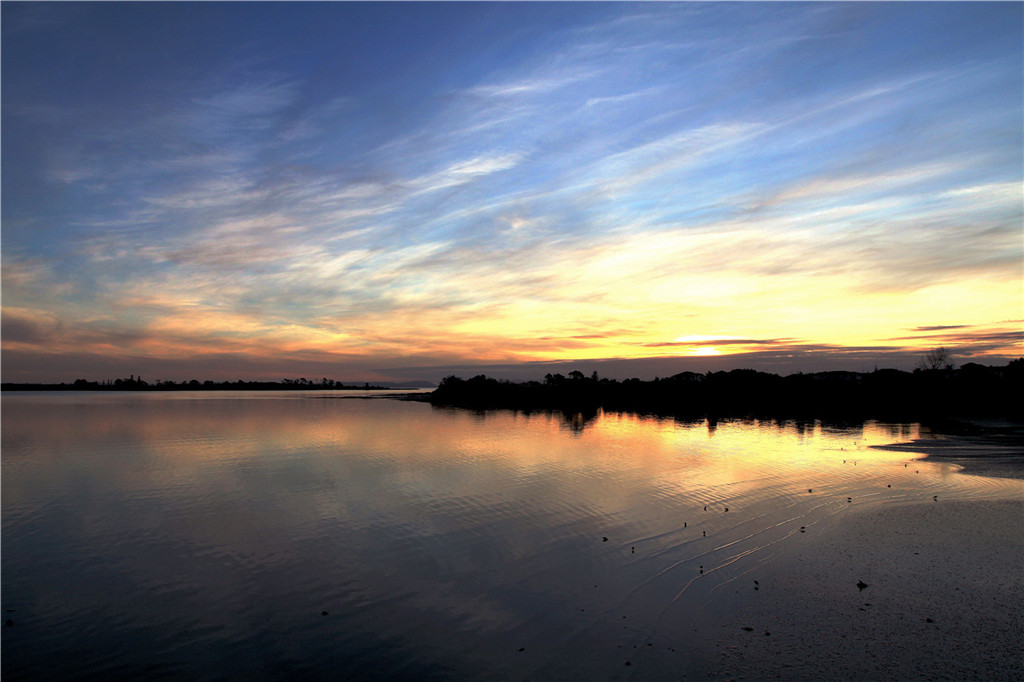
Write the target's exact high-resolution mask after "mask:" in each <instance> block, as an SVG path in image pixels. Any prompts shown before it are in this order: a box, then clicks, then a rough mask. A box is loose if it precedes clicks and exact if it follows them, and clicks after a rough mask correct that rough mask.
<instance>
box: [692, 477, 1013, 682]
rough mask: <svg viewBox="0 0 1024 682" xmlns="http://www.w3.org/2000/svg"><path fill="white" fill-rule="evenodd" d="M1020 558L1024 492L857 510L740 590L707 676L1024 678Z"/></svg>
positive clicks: (716, 639)
mask: <svg viewBox="0 0 1024 682" xmlns="http://www.w3.org/2000/svg"><path fill="white" fill-rule="evenodd" d="M1022 556H1024V494H1022V496H1021V498H1020V499H1004V500H995V501H949V502H938V503H935V504H933V503H918V502H915V503H911V504H896V505H885V506H882V507H880V508H877V507H876V508H873V509H866V510H863V511H859V512H855V513H854V514H853V515H852V516H851V517H850V518H847V519H844V520H843V522H842V523H841V524H839V526H838V527H837V528H835V529H833V530H832V531H830V532H828V533H826V534H824V535H822V536H819V537H817V538H815V539H814V540H812V541H811V542H810V543H808V544H807V545H806V546H804V547H801V548H800V549H799V550H796V551H794V552H792V553H790V554H787V555H786V556H782V557H779V560H778V561H774V562H771V563H770V564H768V565H766V566H764V567H763V568H762V569H761V570H759V571H758V572H757V576H756V577H757V579H758V580H759V582H760V590H758V591H753V590H750V591H749V593H748V590H747V586H743V587H742V588H737V595H734V599H735V608H730V609H727V610H725V611H724V612H722V613H720V614H719V616H718V617H717V618H715V625H714V627H713V628H711V629H710V631H709V632H708V633H707V642H706V646H707V649H706V650H707V651H708V652H709V653H710V656H709V660H708V670H707V673H708V677H709V678H710V679H776V678H778V679H789V680H821V679H907V678H912V679H930V680H941V679H948V680H1011V679H1015V678H1016V676H1017V675H1018V674H1019V667H1020V664H1021V654H1020V650H1019V645H1020V641H1021V637H1022V635H1024V574H1022V573H1021V572H1020V561H1021V557H1022ZM754 577H755V576H754V575H753V574H752V575H751V578H754ZM858 583H859V584H858ZM860 585H866V587H863V588H861V587H860Z"/></svg>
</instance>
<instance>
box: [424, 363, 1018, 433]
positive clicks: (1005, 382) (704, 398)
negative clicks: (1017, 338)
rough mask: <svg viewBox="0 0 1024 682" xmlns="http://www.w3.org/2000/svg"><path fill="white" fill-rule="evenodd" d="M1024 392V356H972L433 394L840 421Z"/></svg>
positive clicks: (445, 400) (592, 408)
mask: <svg viewBox="0 0 1024 682" xmlns="http://www.w3.org/2000/svg"><path fill="white" fill-rule="evenodd" d="M1022 394H1024V359H1021V360H1014V361H1013V362H1010V363H1009V364H1008V365H1006V366H1000V367H986V366H983V365H978V364H975V363H968V364H966V365H964V366H963V367H960V368H959V369H953V368H946V369H932V370H917V371H914V372H903V371H900V370H895V369H882V370H875V371H873V372H868V373H860V372H816V373H813V374H791V375H788V376H779V375H776V374H770V373H766V372H757V371H754V370H749V369H737V370H732V371H729V372H709V373H707V374H697V373H694V372H683V373H681V374H676V375H674V376H671V377H666V378H657V379H654V380H652V381H641V380H639V379H626V380H624V381H619V380H615V379H608V378H599V377H598V376H597V373H596V372H595V373H592V374H591V375H590V376H587V375H585V374H584V373H583V372H578V371H576V372H570V373H569V375H568V376H562V375H561V374H555V375H551V374H548V375H547V376H545V377H544V381H543V382H539V381H528V382H522V383H513V382H509V381H502V380H498V379H493V378H490V377H486V376H483V375H480V376H475V377H472V378H471V379H463V378H460V377H456V376H449V377H445V378H444V379H442V380H441V383H440V384H439V385H438V387H437V389H436V390H434V391H433V392H432V393H430V394H429V397H427V398H424V399H425V400H429V402H430V403H432V404H434V405H438V406H450V407H464V408H468V409H477V410H480V409H501V408H507V409H514V410H521V411H531V410H562V411H571V412H582V413H584V414H586V413H588V412H590V413H596V411H597V410H598V409H603V410H605V411H613V412H634V413H639V414H653V415H658V416H681V417H706V418H709V419H715V418H730V417H764V418H794V419H799V418H812V419H813V418H821V419H829V420H833V421H837V420H859V419H889V420H906V421H921V420H924V419H930V420H935V419H948V418H960V417H973V418H978V417H1001V416H1003V417H1013V416H1016V412H1015V410H1014V409H1013V406H1011V405H1010V404H1009V403H1008V401H1006V400H1004V399H1002V397H1001V396H1005V395H1022Z"/></svg>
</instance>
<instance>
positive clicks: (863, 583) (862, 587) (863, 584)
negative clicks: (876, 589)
mask: <svg viewBox="0 0 1024 682" xmlns="http://www.w3.org/2000/svg"><path fill="white" fill-rule="evenodd" d="M867 586H868V584H867V583H866V582H864V581H863V580H858V581H857V587H858V588H859V589H861V590H863V589H864V588H865V587H867Z"/></svg>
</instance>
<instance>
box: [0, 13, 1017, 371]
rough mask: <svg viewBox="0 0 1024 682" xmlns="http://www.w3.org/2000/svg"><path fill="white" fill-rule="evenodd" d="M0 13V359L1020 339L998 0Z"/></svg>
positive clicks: (279, 360)
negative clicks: (976, 0)
mask: <svg viewBox="0 0 1024 682" xmlns="http://www.w3.org/2000/svg"><path fill="white" fill-rule="evenodd" d="M2 11H3V28H2V30H3V36H2V37H3V43H2V50H3V52H2V69H3V72H2V82H3V85H2V88H3V92H2V94H3V98H2V129H3V141H4V144H3V176H2V202H3V216H2V217H3V223H2V237H3V253H2V257H3V262H2V265H3V327H2V341H3V365H2V369H3V378H4V380H5V381H70V380H73V379H75V378H77V377H85V378H88V379H93V380H95V379H107V378H112V377H116V376H127V375H128V374H129V373H134V374H142V375H145V376H146V377H148V378H165V379H173V380H183V379H191V378H199V379H205V378H211V379H219V378H226V379H236V378H278V377H293V376H316V377H320V376H324V377H332V378H337V379H339V380H351V381H364V380H375V379H376V380H405V379H426V380H429V381H437V380H438V379H440V378H441V377H442V376H444V375H446V374H450V373H462V374H466V373H474V374H476V373H489V374H492V375H495V376H509V377H522V378H540V377H542V376H543V375H544V373H545V372H546V371H550V367H552V366H554V367H557V368H559V371H563V368H574V367H579V368H580V369H582V370H585V371H587V373H589V371H590V370H591V369H594V368H600V370H601V371H602V373H610V374H612V375H615V374H618V375H619V376H622V377H625V376H646V377H650V376H654V375H661V376H666V375H670V374H673V373H676V372H680V371H684V370H692V371H705V370H708V369H723V368H724V369H728V368H734V367H756V368H758V369H763V370H766V371H779V372H781V373H789V372H793V371H801V370H818V369H852V370H858V371H870V370H871V368H872V367H875V366H883V367H884V366H893V367H900V368H903V369H910V368H912V367H913V365H914V362H915V361H916V359H918V358H919V357H920V355H921V353H922V352H924V351H925V350H926V349H928V348H933V347H935V346H938V345H944V346H947V347H949V348H951V349H952V350H953V352H954V356H955V360H956V361H957V362H958V363H964V362H970V361H973V362H981V363H985V364H1002V363H1005V362H1006V361H1008V360H1009V359H1013V358H1015V357H1019V356H1021V355H1024V190H1022V186H1024V184H1022V183H1024V177H1022V173H1024V172H1022V158H1024V132H1022V131H1024V112H1022V102H1024V86H1022V84H1024V67H1022V64H1024V48H1022V45H1024V35H1022V25H1024V13H1022V12H1024V10H1022V5H1021V4H1020V3H991V4H990V3H891V4H890V3H850V4H847V3H821V4H815V3H809V4H805V3H710V4H703V3H652V4H644V3H622V4H620V3H479V4H478V3H444V4H437V3H295V4H289V3H151V4H148V3H147V4H141V3H31V2H30V3H4V4H3V5H2ZM630 363H633V364H630ZM644 363H647V364H644Z"/></svg>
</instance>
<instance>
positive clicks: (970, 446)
mask: <svg viewBox="0 0 1024 682" xmlns="http://www.w3.org/2000/svg"><path fill="white" fill-rule="evenodd" d="M981 431H982V432H981V433H973V434H969V435H961V434H945V433H937V434H935V436H933V437H925V438H918V439H915V440H912V441H909V442H906V443H890V444H886V445H872V446H869V447H871V448H872V449H875V450H888V451H892V452H905V453H908V454H915V453H919V454H922V455H924V457H923V458H922V459H925V460H931V461H942V462H950V463H952V464H956V465H958V466H959V467H960V468H961V473H964V474H968V475H976V476H990V477H994V478H1013V479H1024V428H1022V427H1020V426H1018V425H1014V426H1011V427H1001V428H998V429H995V428H991V427H989V428H987V429H986V428H983V427H982V428H981Z"/></svg>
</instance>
